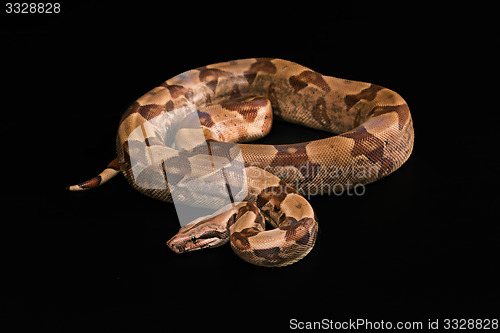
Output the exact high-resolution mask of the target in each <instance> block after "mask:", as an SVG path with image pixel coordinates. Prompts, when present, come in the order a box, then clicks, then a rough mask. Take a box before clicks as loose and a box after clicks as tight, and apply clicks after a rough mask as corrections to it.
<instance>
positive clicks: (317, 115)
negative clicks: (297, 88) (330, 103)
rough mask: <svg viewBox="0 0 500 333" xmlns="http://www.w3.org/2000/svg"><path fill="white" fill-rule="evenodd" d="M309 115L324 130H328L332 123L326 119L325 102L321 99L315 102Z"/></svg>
mask: <svg viewBox="0 0 500 333" xmlns="http://www.w3.org/2000/svg"><path fill="white" fill-rule="evenodd" d="M311 114H312V116H313V118H314V120H316V121H317V122H318V123H320V124H321V125H323V126H324V127H325V128H328V127H329V126H330V124H331V123H332V122H331V120H330V118H329V117H328V110H327V108H326V101H325V99H324V98H323V97H320V98H318V100H317V101H316V105H314V107H313V109H312V113H311Z"/></svg>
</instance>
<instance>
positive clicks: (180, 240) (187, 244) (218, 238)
mask: <svg viewBox="0 0 500 333" xmlns="http://www.w3.org/2000/svg"><path fill="white" fill-rule="evenodd" d="M228 240H229V232H228V231H227V230H226V231H225V232H212V233H206V234H202V235H199V236H198V237H197V236H194V235H192V234H191V233H188V234H183V233H181V232H179V233H178V234H176V235H175V236H174V237H172V238H171V239H170V240H169V241H168V242H167V246H168V247H169V248H170V249H171V250H172V251H173V252H175V253H184V252H192V251H196V250H201V249H206V248H212V247H218V246H221V245H223V244H225V243H226V242H227V241H228Z"/></svg>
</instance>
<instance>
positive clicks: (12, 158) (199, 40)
mask: <svg viewBox="0 0 500 333" xmlns="http://www.w3.org/2000/svg"><path fill="white" fill-rule="evenodd" d="M465 9H467V8H465ZM465 12H466V11H465ZM461 13H462V14H460V15H459V14H458V13H456V12H454V10H453V9H450V8H447V9H445V10H439V11H438V10H436V9H435V8H423V7H421V6H415V7H413V6H409V5H400V6H399V7H389V6H381V5H379V4H372V5H370V6H366V5H363V6H361V5H360V6H350V5H339V4H336V3H332V4H329V5H328V6H327V5H326V3H320V2H317V3H316V2H309V3H307V5H305V4H303V3H302V4H298V3H297V4H293V3H292V2H289V3H285V4H283V5H282V6H281V5H273V6H271V5H270V3H241V4H239V3H233V4H232V5H231V6H228V5H226V4H223V3H219V2H218V3H217V4H215V5H213V4H208V3H202V4H198V3H180V4H175V3H173V2H169V3H166V4H162V5H159V4H158V3H156V4H154V3H147V2H137V3H135V4H133V3H132V4H124V3H121V4H120V5H118V4H115V5H111V4H108V5H103V4H101V3H98V2H92V1H90V2H86V3H85V4H84V3H82V4H75V3H73V4H70V3H66V2H63V3H62V11H61V13H60V14H52V15H41V14H40V15H39V14H17V15H14V14H10V15H7V14H5V13H4V8H2V16H1V17H0V18H1V20H2V30H1V43H2V51H1V57H2V72H3V73H5V75H4V74H2V81H3V85H4V87H3V88H2V92H1V94H2V107H1V110H2V127H3V137H4V140H3V144H2V153H3V154H4V158H2V162H3V163H2V166H3V169H4V172H3V175H4V176H3V185H4V186H3V188H2V189H3V192H5V194H6V195H7V197H8V200H7V201H6V205H5V206H4V209H3V215H4V219H3V221H4V222H3V223H2V238H3V241H2V245H3V246H4V250H3V266H4V269H3V273H2V274H3V275H4V277H7V278H8V279H7V281H8V282H6V283H5V284H4V287H5V291H6V294H5V295H6V296H5V297H3V300H4V301H5V303H6V305H7V308H8V310H7V312H5V313H6V314H7V315H8V317H10V318H11V319H13V320H14V321H15V322H17V327H18V328H19V329H20V330H22V331H24V330H25V329H28V328H29V329H30V330H33V331H38V330H47V331H51V332H57V331H69V332H76V331H89V330H92V331H107V332H114V331H116V332H118V331H120V332H122V331H125V330H130V331H134V332H137V331H144V332H152V331H153V329H158V330H155V331H162V332H175V331H188V332H189V331H195V330H196V331H199V330H205V329H207V330H208V329H217V330H222V331H226V330H227V331H236V330H238V331H239V330H245V329H248V330H249V331H256V330H266V331H267V330H275V331H285V330H287V329H288V327H289V320H290V319H291V318H297V319H298V320H302V321H315V320H321V319H323V318H329V319H332V320H335V321H343V320H347V319H349V318H350V319H356V318H366V319H369V320H372V321H380V320H384V321H396V320H414V321H417V320H422V321H424V323H427V319H436V318H445V317H448V318H491V317H492V316H494V315H496V316H497V317H498V313H499V301H500V300H499V283H498V281H499V276H498V273H497V269H496V268H497V267H498V253H499V246H498V239H499V229H498V225H497V224H498V223H497V222H498V220H499V219H498V217H499V214H498V212H497V207H496V204H497V203H498V199H499V197H498V194H497V193H495V192H494V191H493V190H495V189H496V188H497V187H498V176H497V175H496V172H497V170H498V167H497V161H496V157H495V152H496V151H497V150H498V149H497V148H493V147H494V143H495V142H496V132H497V128H496V125H497V124H498V120H499V118H498V115H497V112H496V110H495V109H494V108H483V107H479V106H478V105H477V103H476V101H478V100H479V101H481V100H484V99H485V98H487V97H488V96H490V95H487V94H486V91H487V87H484V86H485V82H483V83H481V81H480V78H479V77H477V76H476V73H480V74H487V75H488V73H489V68H488V66H487V65H485V63H484V55H485V54H487V53H488V52H487V51H486V50H485V49H484V48H483V47H484V44H483V43H482V42H481V41H478V40H477V39H476V38H475V36H478V35H481V31H482V30H481V29H482V27H481V26H479V27H478V26H477V25H475V29H478V30H475V31H474V32H473V31H472V30H471V26H472V23H471V22H472V21H470V18H471V17H470V16H468V15H466V14H463V13H464V12H461ZM443 17H444V18H446V20H443ZM450 18H451V19H450ZM465 18H467V19H465ZM471 49H475V50H476V51H475V53H474V57H471V56H469V55H467V53H466V52H467V50H471ZM250 57H277V58H283V59H288V60H291V61H294V62H297V63H300V64H302V65H304V66H307V67H309V68H312V69H314V70H317V71H319V72H320V73H324V74H326V75H332V76H336V77H341V78H348V79H353V80H359V81H365V82H371V83H376V84H379V85H382V86H385V87H388V88H390V89H392V90H395V91H397V92H398V93H400V94H401V95H402V96H403V97H404V98H405V100H406V101H407V102H408V104H409V106H410V110H411V112H412V117H413V119H414V126H415V134H416V139H415V140H416V141H415V148H414V152H413V155H412V156H411V157H410V159H409V160H408V162H407V163H406V164H405V165H403V166H402V167H401V168H400V169H399V170H398V171H396V172H395V173H394V174H392V175H390V176H389V177H387V178H385V179H383V180H380V181H378V182H376V183H374V184H371V185H368V186H367V188H366V193H365V195H363V196H348V195H343V196H330V197H314V198H311V200H310V202H311V203H312V205H313V207H314V208H315V210H316V212H317V215H318V219H319V223H320V225H321V227H320V234H319V238H318V241H317V244H316V246H315V247H314V249H313V251H312V252H311V253H310V254H309V255H308V256H307V257H306V258H305V259H303V260H302V261H300V262H299V263H297V264H295V265H292V266H289V267H285V268H280V269H265V268H260V267H254V266H252V265H249V264H247V263H245V262H243V261H242V260H240V259H239V258H238V257H237V256H236V255H235V254H234V253H233V252H232V251H231V249H230V248H229V246H224V247H220V248H217V249H213V250H207V251H199V252H195V253H191V254H185V255H175V254H174V253H172V252H171V251H170V250H168V248H167V247H166V246H165V241H166V240H167V239H169V238H170V237H171V236H172V235H173V234H175V233H176V231H177V229H178V222H177V218H176V215H175V210H174V206H173V205H171V204H167V203H163V202H160V201H155V200H153V199H150V198H147V197H145V196H143V195H141V194H140V193H138V192H135V191H134V190H133V189H132V188H130V187H129V186H128V184H127V183H126V181H125V179H124V178H123V177H117V178H116V179H114V180H113V181H111V182H109V183H108V184H106V185H105V186H103V187H101V188H98V189H95V190H93V191H86V192H79V193H69V192H66V191H64V187H65V186H67V185H70V184H73V183H77V182H80V181H82V180H85V179H87V178H90V177H93V176H94V175H96V174H97V173H98V172H99V171H101V170H102V168H103V167H104V166H105V165H106V164H107V163H108V162H109V161H110V160H112V159H113V158H114V151H115V147H114V142H115V141H114V140H115V134H116V129H117V125H118V121H119V119H120V116H121V114H122V113H123V112H124V110H125V109H126V108H127V106H128V105H129V104H130V103H132V102H133V101H134V100H135V99H137V98H138V97H140V96H141V95H142V94H144V93H145V92H147V91H149V90H150V89H151V88H153V87H155V86H157V85H159V84H160V83H162V82H163V81H165V80H167V79H168V78H170V77H172V76H174V75H176V74H179V73H181V72H183V71H185V70H188V69H192V68H196V67H199V66H203V65H207V64H211V63H215V62H220V61H227V60H232V59H240V58H250ZM470 76H473V79H472V80H470V79H469V77H470ZM466 77H467V79H466ZM478 86H479V88H478ZM486 86H487V85H486ZM493 105H494V104H493ZM5 130H6V131H7V132H5ZM325 135H326V134H324V133H320V132H317V131H312V130H308V129H304V128H301V127H296V126H292V125H289V124H285V123H277V124H275V126H274V128H273V132H272V133H271V134H270V136H269V137H268V138H266V139H265V140H266V142H269V143H290V142H301V141H305V140H311V139H314V138H319V137H324V136H325Z"/></svg>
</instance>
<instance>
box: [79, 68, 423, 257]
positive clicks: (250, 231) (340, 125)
mask: <svg viewBox="0 0 500 333" xmlns="http://www.w3.org/2000/svg"><path fill="white" fill-rule="evenodd" d="M179 110H181V111H183V110H188V111H189V110H191V111H192V110H195V112H194V114H195V115H197V116H198V117H197V118H199V121H200V122H199V125H194V126H191V125H189V124H188V125H187V126H184V127H182V129H181V130H177V131H175V135H174V137H172V134H171V133H172V132H173V131H172V128H173V127H175V126H177V128H179V126H180V125H179V124H174V123H173V122H172V121H171V120H169V119H170V118H168V117H165V115H169V114H171V113H172V114H173V113H174V112H178V111H179ZM188 111H183V112H184V114H186V115H187V116H186V117H185V118H184V120H183V122H184V123H186V122H188V123H189V113H190V112H188ZM191 114H193V112H191ZM273 117H276V118H280V119H282V120H285V121H288V122H292V123H296V124H300V125H304V126H307V127H310V128H315V129H319V130H323V131H328V132H330V133H332V134H334V135H333V136H331V137H329V138H326V139H321V140H315V141H310V142H303V143H296V144H287V145H258V144H248V143H242V142H249V141H253V140H256V139H258V138H261V137H262V136H264V135H266V134H267V133H268V132H269V130H270V129H271V124H272V118H273ZM200 126H201V129H202V132H203V135H204V138H205V141H206V143H205V144H206V145H208V147H209V148H211V149H212V151H215V150H217V149H219V150H220V149H222V150H224V144H225V143H226V142H238V143H237V144H233V145H236V146H237V147H238V148H239V150H240V153H241V156H242V159H243V164H244V168H245V169H244V170H245V177H246V178H245V179H243V183H244V184H245V187H246V190H247V192H246V193H247V195H246V198H245V200H243V201H241V202H233V203H232V205H230V206H229V207H226V209H225V210H223V211H219V212H217V214H213V215H212V216H210V217H206V218H200V219H197V220H195V221H193V222H192V223H190V224H188V225H186V226H184V227H182V228H181V229H180V230H179V232H178V233H177V234H176V235H175V236H174V237H172V239H170V240H169V241H168V242H167V245H168V246H169V248H170V249H172V250H173V251H174V252H176V253H182V252H188V251H193V250H198V249H202V248H208V247H215V246H219V245H222V244H224V243H226V242H228V241H229V242H230V244H231V247H232V249H233V250H234V252H235V253H236V254H237V255H238V256H240V257H241V258H242V259H244V260H245V261H247V262H249V263H252V264H255V265H259V266H267V267H276V266H285V265H289V264H292V263H294V262H296V261H298V260H300V259H301V258H303V257H304V256H306V255H307V254H308V253H309V251H310V250H311V249H312V247H313V246H314V243H315V241H316V236H317V230H318V225H317V218H316V215H315V213H314V211H313V209H312V207H311V205H310V204H309V202H308V201H307V200H306V199H305V198H304V195H305V194H307V195H314V194H319V193H329V191H331V189H333V188H334V187H335V186H336V185H342V186H346V187H353V186H355V185H357V184H368V183H371V182H373V181H376V180H378V179H380V178H382V177H384V176H387V175H388V174H390V173H392V172H393V171H395V170H396V169H398V168H399V167H400V166H401V165H402V164H403V163H404V162H405V161H406V160H407V159H408V157H409V156H410V154H411V152H412V149H413V140H414V133H413V124H412V119H411V115H410V111H409V108H408V105H407V104H406V102H405V101H404V100H403V98H402V97H401V96H399V95H398V94H397V93H395V92H394V91H392V90H389V89H386V88H383V87H381V86H377V85H373V84H370V83H364V82H357V81H351V80H345V79H339V78H334V77H330V76H324V75H321V74H319V73H317V72H315V71H313V70H311V69H309V68H306V67H304V66H301V65H299V64H296V63H293V62H290V61H285V60H281V59H273V58H255V59H243V60H235V61H230V62H224V63H218V64H213V65H208V66H204V67H201V68H197V69H194V70H190V71H187V72H184V73H182V74H180V75H177V76H175V77H173V78H171V79H169V80H167V81H166V82H164V83H163V84H161V85H160V86H159V87H156V88H154V89H152V90H151V91H150V92H148V93H146V94H145V95H144V96H142V97H141V98H139V99H138V100H137V101H135V102H134V103H133V104H132V105H131V106H130V107H129V108H128V109H127V111H126V112H125V114H124V115H123V116H122V119H121V121H120V125H119V130H118V135H117V158H116V159H115V160H113V161H112V162H111V163H110V164H109V165H108V167H107V168H106V169H105V170H104V171H103V172H102V173H101V174H99V175H98V176H97V177H95V178H93V179H91V180H89V181H86V182H83V183H81V184H79V185H73V186H71V187H69V189H70V190H83V189H89V188H93V187H96V186H99V185H101V184H103V183H104V182H106V181H107V180H109V179H110V178H112V177H113V176H115V175H116V174H118V173H123V174H124V176H125V177H126V178H127V180H128V182H129V183H130V184H131V185H132V187H134V188H135V189H136V190H138V191H140V192H141V193H143V194H145V195H148V196H150V197H153V198H156V199H160V200H163V201H167V202H172V194H171V190H172V189H173V188H174V187H175V186H176V185H177V184H178V181H179V179H182V178H186V177H193V173H196V170H197V168H202V166H201V164H200V163H199V162H197V161H198V160H197V154H198V153H199V152H198V153H197V149H198V148H197V146H196V144H193V143H192V142H190V138H191V132H190V130H191V129H193V128H194V129H196V128H197V129H198V130H199V129H200ZM137 133H140V135H142V136H143V138H142V139H143V140H145V142H146V145H147V149H148V152H149V155H148V156H149V157H147V156H145V155H147V154H144V153H143V152H140V151H139V152H137V151H134V149H135V150H137V149H139V148H140V147H139V146H138V145H137V144H136V142H135V140H136V139H135V137H136V136H137V135H136V134H137ZM138 147H139V148H138ZM228 149H230V148H228ZM138 154H139V155H140V154H142V155H141V156H144V157H143V159H142V160H141V158H139V159H137V158H131V155H134V156H139V155H138ZM210 154H211V153H210ZM151 156H153V157H151ZM214 158H215V157H214ZM151 159H156V161H161V165H160V167H158V166H157V170H160V171H161V172H156V173H155V172H149V171H148V170H149V169H148V168H149V167H148V166H147V164H148V162H151ZM212 162H213V161H212ZM141 163H142V164H144V165H142V164H141ZM138 165H142V169H141V170H144V172H143V173H142V174H141V175H139V176H138V175H137V172H136V173H134V167H135V168H137V166H138ZM167 171H168V172H169V175H171V174H174V175H177V177H172V178H169V177H168V176H167V177H159V176H158V175H160V176H165V174H166V173H167ZM148 172H149V173H148ZM140 177H143V179H139V178H140ZM225 177H226V181H227V182H231V179H232V177H236V176H235V175H232V174H231V172H228V174H227V175H225ZM167 178H168V179H167ZM174 178H175V179H174ZM200 179H201V178H200ZM200 182H206V183H207V186H211V185H210V177H205V179H202V180H200ZM160 183H162V186H154V185H155V184H156V185H158V184H160ZM144 184H149V185H152V186H145V185H144ZM218 185H220V186H221V187H224V186H223V185H226V187H227V184H222V185H221V184H218ZM218 185H217V184H216V185H214V187H217V186H218ZM196 195H197V194H194V195H193V196H192V197H191V198H190V199H191V201H190V202H191V203H192V204H194V205H198V204H199V206H203V205H207V204H208V205H210V202H207V200H206V198H204V197H203V195H202V194H199V197H197V196H196ZM204 200H205V201H204ZM266 222H267V223H268V224H270V225H272V226H273V227H274V229H271V230H266V229H265V225H266Z"/></svg>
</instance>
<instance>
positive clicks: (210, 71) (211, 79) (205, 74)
mask: <svg viewBox="0 0 500 333" xmlns="http://www.w3.org/2000/svg"><path fill="white" fill-rule="evenodd" d="M198 70H199V71H200V73H199V74H198V76H199V78H200V81H201V82H204V83H205V85H206V86H207V87H208V88H210V90H212V91H213V92H215V89H216V88H217V80H219V78H221V77H230V76H233V74H232V73H229V72H226V71H223V70H221V69H216V68H207V67H206V66H205V67H200V68H198Z"/></svg>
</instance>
